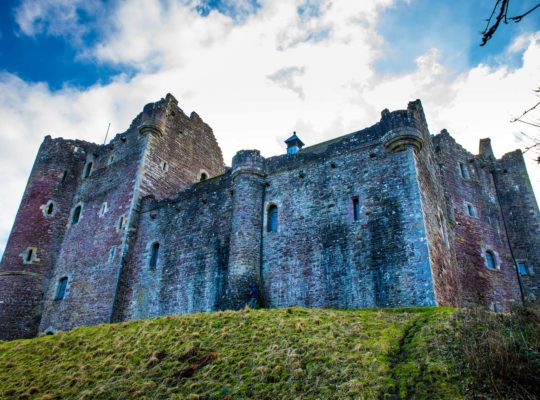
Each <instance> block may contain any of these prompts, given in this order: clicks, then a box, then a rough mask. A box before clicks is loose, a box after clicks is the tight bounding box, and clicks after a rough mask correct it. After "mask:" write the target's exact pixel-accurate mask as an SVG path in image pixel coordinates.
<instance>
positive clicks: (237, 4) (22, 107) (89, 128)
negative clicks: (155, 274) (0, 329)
mask: <svg viewBox="0 0 540 400" xmlns="http://www.w3.org/2000/svg"><path fill="white" fill-rule="evenodd" d="M536 2H537V1H536V0H512V2H511V9H510V14H519V13H521V12H523V11H525V10H527V9H528V8H529V7H531V6H532V5H534V4H536ZM492 5H493V0H474V1H471V0H453V1H444V0H408V1H405V0H362V1H352V0H288V1H286V2H285V1H276V0H256V1H255V0H159V1H158V0H156V1H148V0H121V1H120V0H118V1H99V0H94V1H89V0H3V1H1V2H0V93H2V96H0V121H2V130H1V131H0V132H1V133H0V135H2V142H3V146H2V147H0V169H2V171H3V172H4V173H3V174H2V175H1V176H0V187H1V188H2V190H3V192H4V193H10V195H9V196H2V198H0V252H1V251H2V249H3V247H4V243H5V240H6V239H7V236H8V234H9V230H10V228H11V224H12V223H13V219H14V216H15V213H16V210H17V207H18V204H19V201H20V198H21V196H22V193H23V190H24V185H25V183H26V179H27V177H28V174H29V171H30V169H31V166H32V163H33V160H34V158H35V155H36V152H37V149H38V147H39V145H40V143H41V141H42V140H43V137H44V136H45V135H46V134H51V135H52V136H54V137H59V136H61V137H65V138H78V139H83V140H88V141H93V142H102V140H103V137H104V133H105V131H106V128H107V126H108V123H109V122H110V123H111V134H114V133H116V132H122V131H124V130H125V129H126V128H127V127H128V126H129V123H130V122H131V120H132V118H134V117H135V116H136V114H137V113H138V112H139V111H140V110H141V109H142V107H143V105H144V104H146V103H148V102H150V101H156V100H158V99H159V98H160V97H163V96H164V95H165V94H166V93H168V92H171V93H173V94H174V95H175V96H176V97H177V98H178V100H179V105H180V107H182V108H183V109H184V111H185V112H186V113H189V112H190V111H192V110H196V111H197V112H198V113H199V114H200V115H201V116H202V118H203V119H204V120H205V121H207V122H208V123H209V124H210V125H211V126H212V127H213V129H214V132H215V134H216V137H217V139H218V141H219V142H220V144H221V147H222V150H223V152H224V158H225V161H226V162H230V159H231V158H232V156H233V155H234V153H235V152H236V151H237V150H239V149H243V148H258V149H261V150H262V151H263V154H264V155H265V156H270V155H274V154H278V153H281V152H282V151H283V143H282V141H283V140H284V139H285V138H286V137H288V136H290V133H291V132H292V131H297V132H298V133H299V135H300V136H301V138H302V140H303V141H304V142H305V143H307V144H313V143H317V142H319V141H322V140H326V139H329V138H332V137H336V136H339V135H341V134H344V133H347V132H350V131H353V130H357V129H361V128H363V127H365V126H368V125H371V124H373V123H375V122H377V120H378V118H379V115H380V110H382V109H384V108H389V109H397V108H404V107H406V105H407V102H408V101H409V100H414V99H416V98H420V99H421V100H422V102H423V105H424V109H425V111H426V115H427V117H428V122H429V124H430V129H431V130H432V133H436V132H438V131H439V130H440V129H442V128H447V129H448V130H449V131H450V132H451V133H452V134H453V135H454V136H455V137H456V139H457V140H458V141H460V142H461V143H462V144H463V145H464V146H465V147H467V148H468V149H469V150H470V151H471V152H476V151H477V145H478V140H479V139H480V138H481V137H486V136H490V137H492V140H493V144H494V147H495V151H496V152H497V154H499V155H502V153H504V152H506V151H510V150H513V149H515V148H517V147H520V146H521V147H523V143H521V142H520V141H519V140H518V139H516V135H519V131H521V130H524V131H526V132H529V133H531V134H534V132H531V131H527V129H528V128H527V127H525V126H518V125H516V124H511V123H510V122H509V121H510V119H511V118H512V117H513V116H516V115H518V114H519V113H520V112H521V111H522V110H524V109H525V108H527V106H530V105H531V104H533V103H534V101H535V100H536V98H535V97H534V95H533V93H532V89H534V88H535V87H538V85H539V84H540V83H539V79H538V76H540V11H537V12H536V13H534V14H531V16H530V17H527V18H526V19H525V20H524V21H523V22H521V23H520V24H513V23H510V24H508V25H504V26H501V28H500V30H499V31H498V32H497V33H496V34H495V37H494V38H493V39H492V40H491V41H490V42H489V43H488V44H487V45H486V46H485V47H480V46H479V44H480V31H481V30H482V29H483V28H484V24H485V22H484V20H485V19H486V18H487V17H488V15H489V13H490V12H491V8H492ZM529 169H530V172H531V176H532V178H533V183H534V185H535V186H536V187H539V186H540V184H539V182H540V176H539V175H538V172H537V167H536V166H535V165H534V164H532V163H531V164H530V165H529Z"/></svg>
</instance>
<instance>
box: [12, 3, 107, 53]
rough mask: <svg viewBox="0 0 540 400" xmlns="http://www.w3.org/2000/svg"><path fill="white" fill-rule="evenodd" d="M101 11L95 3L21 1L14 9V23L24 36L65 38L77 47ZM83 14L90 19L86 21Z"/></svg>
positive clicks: (100, 4) (100, 7)
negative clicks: (43, 35) (73, 42)
mask: <svg viewBox="0 0 540 400" xmlns="http://www.w3.org/2000/svg"><path fill="white" fill-rule="evenodd" d="M102 12H103V6H102V3H101V2H98V1H86V0H23V1H22V2H21V4H20V5H19V6H18V7H17V8H16V9H15V21H16V22H17V25H18V27H19V29H20V31H21V32H22V33H23V34H25V35H27V36H32V37H34V36H36V35H39V34H48V35H51V36H65V37H67V38H69V39H71V40H74V41H76V42H77V43H78V44H80V43H81V39H82V37H83V36H84V35H85V34H86V33H88V32H89V30H90V27H89V25H87V24H88V21H89V20H94V18H95V17H96V16H97V15H100V14H101V13H102ZM85 14H86V15H87V16H88V17H89V18H87V19H85V18H84V15H85Z"/></svg>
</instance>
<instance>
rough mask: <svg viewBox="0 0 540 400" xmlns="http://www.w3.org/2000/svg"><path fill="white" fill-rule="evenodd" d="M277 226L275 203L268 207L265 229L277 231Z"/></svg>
mask: <svg viewBox="0 0 540 400" xmlns="http://www.w3.org/2000/svg"><path fill="white" fill-rule="evenodd" d="M277 228H278V208H277V206H276V205H275V204H272V205H271V206H270V207H268V215H267V220H266V231H267V232H277Z"/></svg>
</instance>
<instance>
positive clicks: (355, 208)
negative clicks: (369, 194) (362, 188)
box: [352, 197, 360, 221]
mask: <svg viewBox="0 0 540 400" xmlns="http://www.w3.org/2000/svg"><path fill="white" fill-rule="evenodd" d="M352 205H353V220H354V221H360V199H359V198H358V197H353V199H352Z"/></svg>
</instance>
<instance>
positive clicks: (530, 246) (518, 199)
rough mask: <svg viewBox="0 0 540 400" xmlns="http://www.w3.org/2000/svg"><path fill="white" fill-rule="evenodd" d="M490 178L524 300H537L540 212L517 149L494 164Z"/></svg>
mask: <svg viewBox="0 0 540 400" xmlns="http://www.w3.org/2000/svg"><path fill="white" fill-rule="evenodd" d="M494 166H495V168H494V170H493V179H494V182H495V187H496V190H497V197H498V200H499V204H500V206H501V210H502V214H503V222H504V226H505V230H506V233H507V235H508V240H509V242H510V246H511V248H512V256H513V259H514V262H515V263H516V274H517V276H518V279H519V282H520V284H521V289H522V295H523V297H524V299H525V300H527V301H531V302H535V303H537V304H538V303H540V212H539V210H538V203H537V202H536V198H535V195H534V191H533V189H532V186H531V182H530V180H529V176H528V174H527V168H526V166H525V160H524V158H523V154H522V152H521V151H520V150H516V151H513V152H511V153H507V154H505V155H504V156H503V157H502V158H501V159H499V160H496V162H495V163H494Z"/></svg>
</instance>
